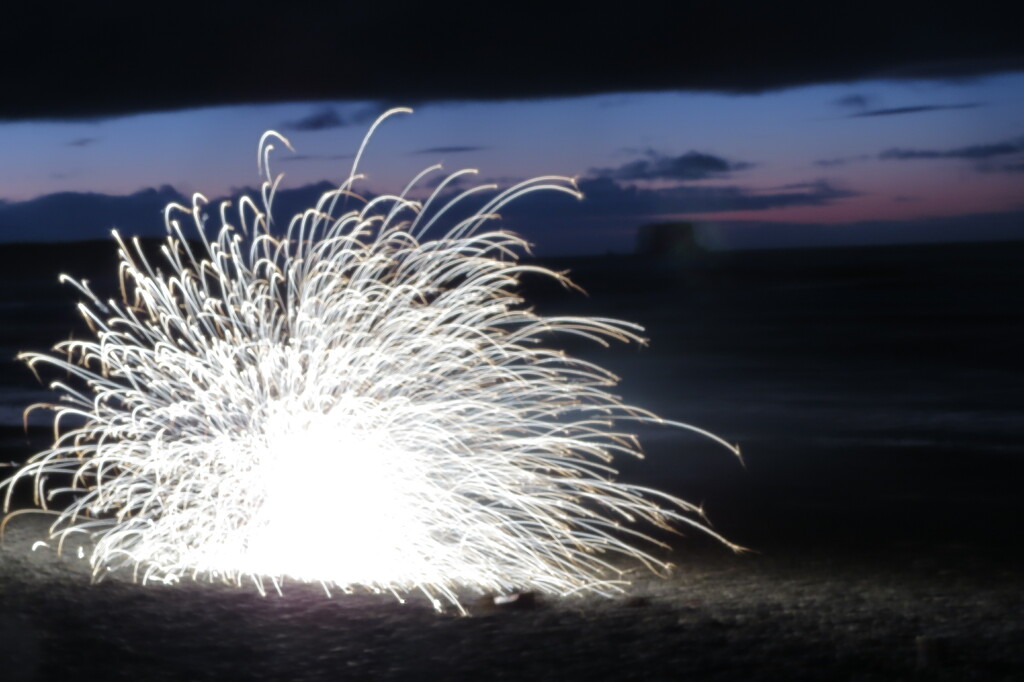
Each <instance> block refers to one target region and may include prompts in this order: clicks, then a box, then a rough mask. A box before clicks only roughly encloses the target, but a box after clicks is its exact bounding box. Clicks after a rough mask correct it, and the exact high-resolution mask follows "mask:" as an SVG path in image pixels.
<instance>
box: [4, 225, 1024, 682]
mask: <svg viewBox="0 0 1024 682" xmlns="http://www.w3.org/2000/svg"><path fill="white" fill-rule="evenodd" d="M5 248H8V247H5ZM12 248H13V247H12ZM105 248H106V247H105ZM105 248H104V250H101V251H100V253H106V251H105ZM83 253H84V251H83V250H82V249H78V250H76V251H75V252H63V253H54V254H53V257H52V259H50V260H51V261H52V262H50V261H47V262H48V263H49V266H50V267H51V268H56V267H57V265H58V263H57V261H59V260H61V259H62V258H63V259H64V260H66V261H68V262H69V263H71V264H74V263H86V264H87V265H88V264H89V263H94V262H98V260H99V259H98V258H85V257H83V255H82V254H83ZM33 258H35V259H36V260H35V261H33V260H32V259H33ZM39 258H40V254H35V255H34V256H33V255H32V254H24V255H23V256H22V257H21V258H16V257H14V255H12V257H11V258H10V259H6V258H5V260H9V262H12V263H14V264H16V265H15V267H14V269H13V270H10V271H8V272H7V274H5V275H3V276H0V279H2V278H3V277H6V278H7V279H6V280H4V281H2V282H0V285H2V286H0V291H2V292H4V293H3V294H2V296H0V305H2V306H3V307H2V312H3V317H4V319H3V324H2V325H0V350H2V355H3V358H2V359H9V358H10V357H12V356H13V354H14V351H15V350H20V349H25V348H32V349H41V348H45V347H46V346H48V345H50V344H51V343H52V342H53V341H55V340H57V339H59V338H62V337H66V336H67V334H68V332H69V331H72V329H71V324H70V323H69V321H68V319H69V318H68V314H69V312H70V311H69V308H70V305H68V302H69V301H73V300H74V296H73V294H72V292H71V291H70V290H63V291H62V290H60V289H59V288H56V287H53V286H51V285H50V284H49V283H50V282H52V281H53V276H52V273H46V272H42V271H41V270H40V268H39V267H37V265H34V264H33V263H38V262H39V261H38V259H39ZM1022 261H1024V245H1022V244H997V245H975V246H963V245H957V246H937V247H913V248H900V247H890V248H885V249H844V250H837V251H801V252H788V253H786V252H779V253H759V254H755V253H748V254H736V255H731V256H726V255H721V254H717V255H716V254H701V253H691V254H689V255H688V256H685V257H683V258H682V259H677V260H639V259H636V258H625V259H614V258H609V259H590V260H578V261H566V262H562V263H555V265H556V266H559V267H562V266H564V267H569V268H571V269H572V270H573V273H574V274H575V277H576V279H577V280H578V281H579V282H580V283H582V284H583V285H584V287H585V288H586V289H587V290H588V291H589V292H590V294H591V296H590V297H589V298H583V297H580V296H564V295H561V294H559V293H558V292H554V291H552V290H550V289H547V288H545V287H543V286H540V285H539V284H537V283H528V292H527V293H528V294H529V295H530V300H532V301H535V302H536V303H537V304H538V306H539V307H540V308H541V310H542V311H545V312H559V313H560V312H572V313H576V314H590V315H610V316H613V317H620V318H623V319H629V320H635V321H639V322H641V323H643V324H644V325H645V326H646V327H647V330H648V331H647V333H648V336H649V337H650V338H651V345H650V347H649V348H646V349H643V350H637V349H635V348H618V349H612V350H611V351H608V352H603V351H595V350H594V349H592V348H590V347H587V346H576V345H575V344H573V345H571V346H570V347H569V350H570V351H572V352H574V353H577V354H583V355H586V357H588V358H590V359H593V360H595V361H597V362H599V363H601V364H603V365H606V366H608V367H610V368H612V369H613V370H614V371H616V372H618V373H619V374H620V375H621V376H622V377H623V383H622V385H621V387H620V388H621V393H622V394H623V395H624V396H625V397H626V399H627V400H628V401H630V402H632V403H634V404H638V405H641V406H644V407H648V408H651V409H653V410H654V411H656V412H658V413H659V414H661V415H662V416H665V417H667V418H671V419H677V420H682V421H687V422H690V423H693V424H696V425H699V426H701V427H704V428H707V429H709V430H711V431H714V432H716V433H718V434H720V435H722V436H723V437H725V438H727V439H728V440H730V441H733V442H738V443H739V444H740V445H741V446H742V448H743V453H744V460H745V467H744V466H741V465H740V464H739V463H738V462H737V461H736V460H735V459H734V458H732V457H730V456H729V455H728V454H727V453H725V452H724V451H722V450H721V449H719V448H716V447H715V446H714V445H713V444H711V443H709V442H705V441H702V440H701V439H699V438H697V437H694V436H691V435H688V434H686V433H685V432H681V431H676V430H672V429H650V428H643V429H641V430H640V435H641V437H642V439H643V442H644V445H645V449H646V450H647V453H648V458H647V459H646V460H644V461H643V462H621V463H620V466H621V469H622V471H623V477H624V478H627V479H629V480H633V481H635V482H638V483H644V484H650V485H654V486H656V487H658V488H660V489H663V490H666V491H669V492H672V493H675V494H678V495H680V496H681V497H684V498H686V499H689V500H692V501H698V502H703V503H704V505H705V509H706V511H707V512H708V514H709V516H710V518H711V520H712V521H713V522H714V524H715V527H716V529H717V530H719V531H721V532H722V533H723V534H725V535H726V536H728V537H729V538H730V539H732V540H734V541H736V542H739V543H740V544H743V545H745V546H747V547H750V548H752V549H754V550H756V551H755V552H751V553H747V554H744V555H739V556H734V555H732V554H730V553H729V552H728V551H727V550H726V549H724V548H722V547H719V546H715V545H713V544H711V543H709V542H708V541H707V540H705V539H701V538H699V537H693V536H690V537H686V538H679V539H677V540H676V541H674V546H675V547H676V551H677V554H676V555H675V556H674V561H675V562H676V564H677V565H678V570H677V571H676V572H675V573H674V574H673V576H672V577H670V578H669V579H666V580H660V579H655V578H651V577H648V576H644V575H641V574H638V575H637V576H636V581H635V583H634V585H633V586H632V587H631V588H630V589H629V590H628V592H627V593H626V594H624V595H622V596H621V597H618V598H614V599H611V600H605V599H600V598H593V597H588V598H582V599H575V600H573V599H568V600H561V601H559V600H550V599H540V600H538V601H537V603H535V604H534V605H533V607H532V608H521V609H516V608H493V607H487V606H486V604H485V603H475V604H473V605H471V608H470V610H471V612H472V616H471V617H469V618H461V617H456V616H453V615H438V614H435V613H434V612H433V611H432V610H431V608H430V607H429V605H427V604H425V603H415V602H413V603H409V604H406V605H399V604H397V603H395V602H394V600H393V599H391V598H390V597H377V596H373V595H356V596H350V597H344V598H337V599H334V600H327V599H325V598H324V597H323V595H322V592H321V591H319V589H315V588H310V587H302V586H294V587H292V588H291V589H289V590H288V591H287V593H286V596H285V597H284V598H278V597H270V598H266V599H264V598H261V597H259V596H258V595H257V594H256V593H255V591H254V590H250V589H233V588H228V587H222V586H211V585H195V584H184V585H180V586H176V587H169V588H167V587H147V588H141V587H139V586H136V585H133V584H131V583H130V582H126V581H123V580H111V581H108V582H104V583H101V584H99V585H90V584H89V580H88V575H87V574H86V573H84V571H83V565H82V564H83V562H81V561H79V560H78V559H76V558H75V552H74V549H73V548H72V551H71V552H70V553H69V554H68V555H67V556H66V557H65V558H56V557H54V556H53V555H52V552H50V551H48V550H46V549H40V550H38V551H36V552H32V551H30V548H31V546H32V543H33V542H34V540H35V539H39V538H41V537H42V535H43V529H44V524H45V519H41V518H39V517H31V516H28V515H25V516H19V517H16V518H14V519H13V520H12V521H11V522H10V524H9V526H8V535H7V538H6V541H5V543H4V545H3V546H2V548H0V680H4V681H6V680H79V679H81V680H93V679H126V680H127V679H132V680H139V679H142V680H224V679H253V680H285V679H287V680H335V679H410V680H412V679H557V680H570V679H581V680H591V679H616V680H617V679H691V680H705V679H708V680H780V679H782V680H790V679H822V680H888V679H908V680H909V679H913V680H929V679H937V680H993V679H995V680H999V679H1005V680H1012V679H1024V615H1022V614H1024V603H1022V602H1024V598H1022V594H1024V589H1022V588H1024V570H1022V567H1024V562H1022V559H1024V549H1022V547H1021V544H1022V543H1021V540H1020V538H1021V530H1020V519H1021V518H1024V501H1022V497H1021V495H1020V486H1021V484H1022V483H1024V447H1022V445H1021V443H1022V440H1024V439H1022V435H1024V416H1022V415H1024V361H1022V359H1021V356H1022V354H1021V352H1020V348H1021V341H1022V339H1024V274H1022V268H1021V267H1020V263H1021V262H1022ZM18 263H22V264H25V265H24V267H23V268H22V271H18V270H17V264H18ZM62 267H63V268H65V269H67V266H66V265H63V266H62ZM103 268H104V269H102V270H100V272H105V271H107V270H106V269H107V266H106V265H104V266H103ZM71 269H72V271H74V272H76V273H80V274H86V275H88V274H89V273H82V272H81V271H80V269H77V270H76V269H74V268H71ZM44 270H45V268H44ZM2 371H3V373H4V374H3V382H4V386H2V387H0V388H2V389H3V390H4V391H6V393H5V394H4V395H6V396H7V405H8V411H9V412H10V411H11V410H14V409H15V408H17V410H16V411H18V412H20V406H23V405H24V403H27V402H31V399H35V396H36V395H37V394H38V393H39V391H38V389H37V387H36V384H35V383H34V379H33V378H32V377H31V375H30V374H28V373H27V372H26V371H25V370H24V369H23V368H21V367H20V366H18V365H17V364H16V363H14V362H9V363H8V364H6V365H3V366H2ZM2 397H3V396H0V398H2ZM28 398H31V399H28ZM2 407H3V406H2V405H0V409H2ZM0 416H2V415H0ZM8 423H9V424H10V423H12V422H11V420H8ZM0 439H2V440H3V448H4V449H3V452H4V455H3V457H2V459H4V460H14V461H19V460H21V459H23V458H24V457H25V456H26V455H27V454H29V453H30V452H32V451H33V450H35V449H38V448H39V447H42V446H43V445H45V436H43V435H41V433H40V431H38V430H32V431H30V433H29V435H28V436H26V435H25V434H23V433H22V432H21V431H20V429H18V428H14V427H13V426H10V427H8V428H6V429H5V430H3V431H0Z"/></svg>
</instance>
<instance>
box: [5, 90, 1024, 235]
mask: <svg viewBox="0 0 1024 682" xmlns="http://www.w3.org/2000/svg"><path fill="white" fill-rule="evenodd" d="M414 108H415V109H416V112H415V113H414V114H413V115H411V116H400V117H396V118H393V119H391V120H389V121H387V122H386V123H385V124H384V125H383V126H382V127H381V128H380V129H379V130H378V132H377V134H376V135H375V137H374V138H373V140H372V141H371V143H370V146H369V148H368V150H367V154H366V156H365V159H364V162H363V163H362V164H361V170H362V171H363V172H364V173H366V174H367V175H368V179H367V181H366V184H365V185H364V189H369V190H370V191H373V192H382V191H389V192H394V191H398V190H400V189H401V188H402V187H404V185H405V183H406V182H407V181H408V180H409V179H411V177H412V176H413V175H414V174H415V173H416V172H417V171H419V170H421V169H422V168H424V167H426V166H428V165H431V164H433V163H437V162H441V163H443V164H444V165H445V168H446V169H447V170H449V171H454V170H458V169H460V168H463V167H473V168H478V169H480V176H479V177H480V178H481V179H482V180H491V179H496V180H497V181H499V182H501V183H502V184H507V183H509V182H512V181H514V180H517V179H520V178H525V177H530V176H534V175H545V174H564V175H570V176H575V177H577V178H578V179H579V181H580V186H581V188H583V189H584V192H585V194H587V197H588V198H587V199H586V200H585V201H584V202H583V203H582V204H578V203H577V202H574V201H573V200H572V199H569V198H568V197H562V196H550V197H543V198H534V197H530V198H525V199H523V200H522V202H521V204H520V205H518V206H515V207H513V208H512V209H510V210H509V212H508V217H509V223H510V226H511V227H512V228H513V229H516V230H518V231H520V232H523V233H524V234H526V235H527V236H528V237H529V238H530V239H531V240H532V241H533V242H534V243H535V244H536V245H537V251H538V252H541V253H588V252H605V251H609V250H611V251H620V252H625V251H629V250H630V249H631V248H632V245H633V236H634V233H635V230H636V228H637V227H638V226H639V225H641V224H644V223H647V222H653V221H663V220H674V219H688V220H694V221H696V222H698V224H700V225H701V226H702V228H701V229H702V233H701V234H702V239H703V240H704V241H705V243H707V244H708V245H710V246H713V247H716V248H745V247H759V246H769V247H771V246H810V245H818V244H844V243H886V242H908V241H909V242H914V241H932V240H963V239H998V238H1024V73H1010V74H1003V75H994V76H990V77H985V78H974V79H969V80H959V81H950V80H932V81H927V80H920V81H907V80H903V81H882V80H872V81H861V82H853V83H845V84H832V85H818V86H808V87H800V88H791V89H783V90H775V91H769V92H766V93H762V94H758V95H724V94H711V93H697V92H660V93H651V94H644V93H629V94H614V93H613V94H606V95H598V96H587V97H578V98H563V99H544V100H520V101H498V102H494V101H491V102H464V101H460V102H429V103H421V104H418V105H416V106H414ZM380 111H381V107H380V106H379V105H377V104H375V103H371V102H336V103H324V102H318V103H308V102H293V103H282V104H275V105H248V106H226V107H216V108H206V109H191V110H180V111H171V112H162V113H147V114H137V115H131V116H121V117H111V118H101V119H93V120H84V121H83V120H78V121H76V120H62V121H20V122H9V123H0V200H2V201H3V202H4V203H2V204H0V241H50V240H55V239H87V238H103V237H104V235H106V234H107V233H108V232H109V228H110V227H112V226H114V225H115V224H116V225H117V227H119V228H120V229H121V231H122V232H125V233H129V234H132V233H139V234H156V233H158V232H159V231H160V230H162V223H161V218H160V215H159V213H158V212H157V211H155V210H152V209H151V207H149V206H148V204H147V205H146V208H145V210H143V211H141V213H131V212H130V211H128V209H127V208H126V206H127V204H129V203H131V202H132V201H140V200H139V199H138V197H136V198H135V199H133V198H132V197H129V196H128V195H132V194H133V193H136V192H138V191H140V190H144V189H147V188H160V187H163V186H170V187H172V188H173V189H174V190H176V191H177V192H179V193H181V194H183V195H186V196H188V195H190V194H191V193H192V192H195V191H199V192H202V193H203V194H205V195H207V196H208V197H211V198H214V197H222V196H227V195H233V194H234V193H236V192H237V191H238V190H239V188H244V187H252V186H256V185H257V184H258V182H259V177H258V175H257V171H256V145H257V142H258V140H259V137H260V134H261V133H262V132H263V131H264V130H267V129H271V128H272V129H276V130H279V131H280V132H282V133H283V134H285V135H286V136H287V137H288V138H289V139H290V140H291V141H292V143H293V145H294V146H295V148H296V151H297V155H298V156H295V155H292V154H291V153H290V152H288V151H287V150H282V153H281V154H279V155H278V156H277V157H276V159H277V162H276V169H277V170H278V171H283V172H284V173H285V180H284V183H283V186H284V187H293V188H294V187H301V186H304V185H308V184H311V183H315V182H318V181H322V180H328V181H330V182H332V183H336V182H339V181H341V180H342V179H343V178H344V177H345V176H346V175H347V172H348V169H349V166H350V165H351V159H350V158H349V157H350V155H351V154H352V153H353V152H354V151H355V150H356V148H357V147H358V144H359V142H360V140H361V138H362V136H363V135H364V134H365V132H366V129H367V127H368V126H369V124H370V122H371V121H372V119H373V118H374V116H375V115H376V114H378V113H380ZM62 192H73V193H96V194H104V195H112V196H114V197H125V198H123V199H113V200H110V201H107V200H106V199H105V198H103V197H95V196H85V197H78V198H76V201H78V202H79V203H72V204H68V203H59V202H57V201H56V200H51V201H48V200H47V196H46V195H53V194H55V193H62ZM161 196H163V195H161ZM51 199H52V197H51ZM65 199H66V197H65ZM101 199H102V200H104V201H106V203H104V202H103V201H101ZM150 201H152V198H151V199H150ZM111 202H112V203H111ZM118 202H120V203H118ZM161 202H162V199H161ZM122 204H124V206H122ZM69 205H73V206H74V207H75V208H74V209H69V208H68V206H69ZM104 211H107V213H108V214H109V217H105V214H104ZM150 215H151V216H152V219H151V221H149V224H120V221H121V220H136V216H141V217H139V218H137V219H138V220H139V221H141V222H146V220H147V219H146V216H150ZM124 216H132V217H131V218H125V217H124Z"/></svg>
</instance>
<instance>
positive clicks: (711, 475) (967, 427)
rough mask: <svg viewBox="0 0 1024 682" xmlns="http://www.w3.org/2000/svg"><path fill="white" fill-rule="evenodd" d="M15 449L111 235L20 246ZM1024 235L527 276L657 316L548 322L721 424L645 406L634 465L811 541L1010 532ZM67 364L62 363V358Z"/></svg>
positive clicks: (606, 260)
mask: <svg viewBox="0 0 1024 682" xmlns="http://www.w3.org/2000/svg"><path fill="white" fill-rule="evenodd" d="M2 248H3V249H4V254H3V255H4V261H5V262H7V263H10V264H11V267H10V268H8V269H7V271H5V272H3V273H0V446H2V447H3V455H2V456H0V461H15V462H16V461H20V460H23V459H24V458H25V457H26V456H28V455H29V454H31V453H32V452H33V451H36V450H39V449H41V448H43V447H45V446H46V445H47V443H48V441H49V439H50V436H49V435H48V433H49V432H48V431H47V429H46V426H47V425H48V424H49V423H50V421H51V419H52V418H51V416H50V413H48V412H47V411H46V410H37V411H34V412H32V413H31V414H30V415H29V419H28V423H29V426H30V429H29V431H28V433H27V434H26V432H25V431H24V429H23V427H22V423H23V421H22V420H23V415H24V410H25V408H26V407H27V406H29V405H31V404H33V403H38V402H47V401H52V400H54V399H55V398H56V396H55V395H54V394H53V393H51V392H50V391H48V390H47V389H46V387H45V386H43V385H42V384H40V383H39V381H37V379H36V378H35V377H34V376H33V374H32V373H31V372H30V371H29V370H28V369H27V367H26V366H25V364H24V363H23V362H21V361H18V360H16V358H15V356H16V354H17V353H19V352H21V351H25V350H30V351H45V350H46V349H47V348H49V347H50V346H51V345H52V344H53V343H55V342H57V341H60V340H62V339H67V338H69V337H71V336H78V337H81V336H82V335H85V334H87V330H85V328H84V326H83V325H82V324H81V322H80V320H79V319H78V317H77V313H76V312H75V305H76V303H77V302H78V300H80V299H81V298H82V297H81V295H80V294H78V292H76V291H75V290H74V288H73V287H71V286H68V285H61V284H59V283H58V281H57V277H58V275H59V273H61V272H67V273H69V274H72V275H74V276H76V277H79V278H86V279H89V280H90V281H91V282H92V283H93V286H94V287H95V288H96V290H97V291H100V292H103V291H106V292H107V295H116V255H115V253H114V247H113V245H112V244H107V243H88V244H67V245H46V246H45V247H43V246H34V245H22V246H19V245H4V246H3V247H2ZM1021 263H1024V243H1005V244H968V245H962V244H961V245H934V246H895V247H894V246H889V247H874V248H844V249H825V250H817V249H816V250H811V249H807V250H792V251H756V252H755V251H751V252H741V253H708V252H703V251H700V250H694V251H692V252H691V253H687V254H683V255H681V256H676V257H674V258H663V259H659V258H641V257H639V256H607V257H599V258H565V259H552V260H548V261H545V264H547V265H550V266H551V267H553V268H555V269H558V270H568V271H569V272H570V276H571V277H572V278H573V279H574V280H575V281H576V282H577V283H578V284H580V285H581V286H582V287H583V288H584V289H585V290H586V291H587V295H582V294H580V293H578V292H573V291H565V290H563V289H561V288H560V287H557V286H554V285H552V284H551V283H550V282H545V281H543V280H540V279H536V278H530V279H528V280H526V281H525V282H524V288H523V293H524V296H525V297H526V299H527V301H528V302H529V303H531V304H533V305H535V306H536V307H537V309H538V310H539V311H540V312H541V313H545V314H576V315H594V316H607V317H614V318H619V319H624V320H629V321H633V322H638V323H640V324H642V325H643V326H644V328H645V336H647V338H648V339H649V343H648V345H647V346H646V347H642V348H641V347H638V346H637V345H636V344H633V345H628V344H615V345H613V346H612V347H611V348H608V349H604V348H601V347H599V346H597V345H595V344H589V343H585V342H581V341H580V340H574V339H562V340H559V339H557V338H553V339H552V341H551V342H552V344H554V345H562V346H563V347H565V348H566V349H567V350H568V352H570V353H573V354H576V355H579V356H581V357H584V358H586V359H588V360H591V361H594V362H596V363H598V364H600V365H602V366H605V367H608V368H609V369H611V370H612V371H614V372H615V373H616V374H617V375H619V376H620V377H621V379H622V380H621V383H620V385H619V386H617V387H616V388H615V389H614V390H615V392H617V393H618V394H620V395H621V396H622V397H623V399H624V400H625V401H626V402H628V403H630V404H633V405H637V406H640V407H643V408H646V409H650V410H652V411H654V412H656V413H657V414H658V415H660V416H661V417H664V418H665V419H668V420H674V421H679V422H684V423H688V424H692V425H694V426H697V427H699V428H701V429H706V430H709V431H711V432H713V433H715V434H718V435H719V436H721V437H722V438H724V439H726V440H727V441H729V442H731V443H735V444H738V445H739V446H740V448H741V451H742V454H743V459H742V462H741V461H739V460H737V459H736V458H735V457H733V456H732V455H731V454H730V453H729V452H728V451H726V450H725V449H724V448H722V447H720V446H719V445H717V444H715V443H714V442H712V441H710V440H709V439H706V438H704V437H702V436H699V435H697V434H695V433H692V432H689V431H686V430H684V429H680V428H675V427H670V426H654V425H648V424H632V425H629V427H628V428H630V429H631V430H632V431H634V432H636V433H637V434H638V435H639V436H640V438H641V442H642V444H643V446H644V450H645V452H646V454H647V456H646V458H645V459H644V460H642V461H632V460H630V461H618V462H616V465H617V466H618V468H619V469H620V471H621V472H622V475H623V476H624V477H626V478H627V479H629V480H635V481H636V482H639V483H645V484H651V485H655V486H657V487H658V488H660V489H663V490H668V491H670V492H674V493H677V494H679V495H681V496H683V497H685V498H686V499H690V500H693V501H703V502H704V503H705V509H706V511H707V513H708V515H709V517H710V518H711V520H712V521H713V522H716V523H717V524H718V526H717V527H718V528H719V529H720V530H732V531H733V536H735V537H736V539H737V540H738V541H740V542H751V543H752V544H756V541H757V540H758V535H759V533H761V532H762V531H765V527H766V526H767V527H768V530H771V531H772V532H773V533H775V534H777V533H779V532H781V529H782V528H783V527H785V528H787V530H786V531H785V534H787V535H788V537H791V538H792V539H794V541H806V542H811V541H813V538H814V537H816V536H817V535H816V534H820V533H821V532H823V531H822V528H828V529H829V532H833V533H840V534H842V533H846V534H848V535H850V536H851V537H852V536H856V534H857V533H859V532H860V529H861V528H862V527H867V526H870V525H871V524H875V525H876V526H882V527H884V528H885V529H886V532H888V533H895V534H896V535H897V536H899V537H900V538H903V539H908V538H913V537H924V536H927V537H940V536H943V535H944V534H945V535H957V534H958V533H962V534H971V535H972V536H973V537H991V538H992V539H993V541H995V538H996V537H997V536H998V535H999V533H1000V532H1003V531H1006V530H1008V529H1007V526H1006V524H1007V521H1006V516H1005V515H1006V514H1008V513H1013V512H1016V511H1019V510H1020V508H1021V506H1022V503H1021V502H1020V501H1019V500H1018V494H1017V487H1018V485H1019V483H1020V481H1021V480H1022V478H1021V474H1022V473H1024V359H1022V358H1024V353H1021V348H1022V340H1024V268H1022V266H1021ZM49 378H50V379H51V380H52V379H53V378H54V377H52V376H51V377H49Z"/></svg>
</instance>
